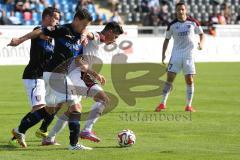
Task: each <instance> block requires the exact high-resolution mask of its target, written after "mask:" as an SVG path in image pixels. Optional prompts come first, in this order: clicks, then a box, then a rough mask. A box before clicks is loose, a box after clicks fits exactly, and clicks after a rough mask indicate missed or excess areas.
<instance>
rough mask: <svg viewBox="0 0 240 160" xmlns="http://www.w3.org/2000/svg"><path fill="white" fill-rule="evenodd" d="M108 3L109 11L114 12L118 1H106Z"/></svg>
mask: <svg viewBox="0 0 240 160" xmlns="http://www.w3.org/2000/svg"><path fill="white" fill-rule="evenodd" d="M108 3H109V4H110V5H111V11H116V9H117V5H118V3H119V0H108Z"/></svg>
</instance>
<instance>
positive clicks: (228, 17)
mask: <svg viewBox="0 0 240 160" xmlns="http://www.w3.org/2000/svg"><path fill="white" fill-rule="evenodd" d="M222 10H223V16H224V17H225V19H226V24H231V18H232V11H231V8H230V5H228V4H227V3H223V4H222Z"/></svg>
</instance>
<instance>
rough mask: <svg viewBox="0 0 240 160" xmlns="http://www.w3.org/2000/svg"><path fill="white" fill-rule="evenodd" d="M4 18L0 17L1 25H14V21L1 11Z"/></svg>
mask: <svg viewBox="0 0 240 160" xmlns="http://www.w3.org/2000/svg"><path fill="white" fill-rule="evenodd" d="M0 12H1V13H2V16H1V17H0V25H13V23H12V21H11V20H10V19H9V18H8V17H7V14H6V12H5V11H4V10H0Z"/></svg>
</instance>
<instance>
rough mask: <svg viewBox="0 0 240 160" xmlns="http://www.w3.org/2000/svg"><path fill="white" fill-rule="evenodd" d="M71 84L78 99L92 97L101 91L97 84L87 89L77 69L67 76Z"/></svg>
mask: <svg viewBox="0 0 240 160" xmlns="http://www.w3.org/2000/svg"><path fill="white" fill-rule="evenodd" d="M68 77H69V79H70V80H71V82H72V83H73V84H74V86H75V87H73V90H74V93H75V94H77V95H78V96H79V97H81V96H86V97H94V96H95V95H96V94H97V93H98V92H100V91H103V89H102V87H101V86H100V85H98V84H94V85H93V86H92V87H87V86H86V84H85V82H84V81H83V80H82V79H81V71H80V70H78V69H75V70H73V71H72V72H71V73H69V75H68Z"/></svg>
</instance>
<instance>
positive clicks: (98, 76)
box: [95, 74, 106, 85]
mask: <svg viewBox="0 0 240 160" xmlns="http://www.w3.org/2000/svg"><path fill="white" fill-rule="evenodd" d="M95 78H96V79H97V80H98V81H99V82H100V83H101V85H105V84H106V79H105V78H104V76H103V75H101V74H97V76H96V77H95Z"/></svg>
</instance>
